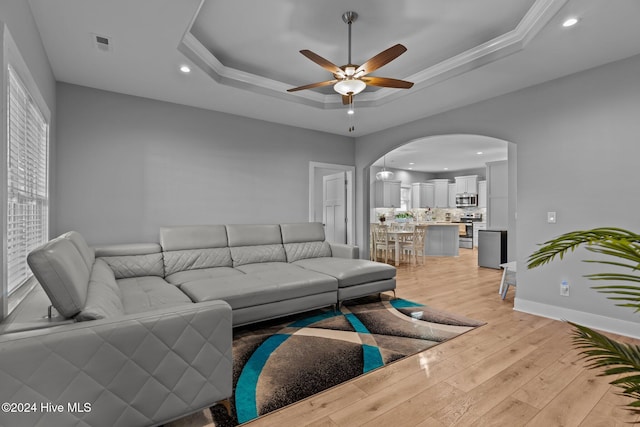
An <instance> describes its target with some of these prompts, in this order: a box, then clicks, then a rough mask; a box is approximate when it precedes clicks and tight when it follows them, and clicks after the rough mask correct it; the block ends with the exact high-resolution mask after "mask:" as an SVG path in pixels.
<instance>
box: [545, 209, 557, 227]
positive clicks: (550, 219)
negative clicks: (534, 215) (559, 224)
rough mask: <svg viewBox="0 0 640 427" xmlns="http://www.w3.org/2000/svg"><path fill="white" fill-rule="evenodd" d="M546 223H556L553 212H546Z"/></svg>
mask: <svg viewBox="0 0 640 427" xmlns="http://www.w3.org/2000/svg"><path fill="white" fill-rule="evenodd" d="M547 222H548V223H549V224H555V223H556V213H555V212H547Z"/></svg>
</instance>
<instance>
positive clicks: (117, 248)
mask: <svg viewBox="0 0 640 427" xmlns="http://www.w3.org/2000/svg"><path fill="white" fill-rule="evenodd" d="M95 254H96V257H98V258H99V259H102V260H103V261H104V262H106V263H107V264H108V265H109V267H111V270H113V273H114V275H115V278H116V279H126V278H129V277H142V276H160V277H164V260H163V258H162V248H161V247H160V245H159V244H157V243H133V244H124V245H109V246H102V247H97V248H95Z"/></svg>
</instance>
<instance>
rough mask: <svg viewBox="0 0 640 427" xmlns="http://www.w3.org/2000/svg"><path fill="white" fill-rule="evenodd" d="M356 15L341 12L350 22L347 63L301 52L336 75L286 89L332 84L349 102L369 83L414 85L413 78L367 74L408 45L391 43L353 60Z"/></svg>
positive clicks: (400, 87) (405, 87)
mask: <svg viewBox="0 0 640 427" xmlns="http://www.w3.org/2000/svg"><path fill="white" fill-rule="evenodd" d="M357 18H358V14H357V13H355V12H345V13H344V14H343V15H342V20H343V21H344V22H345V23H346V24H347V25H348V26H349V58H348V63H347V65H343V66H341V67H338V66H337V65H335V64H334V63H332V62H330V61H328V60H326V59H324V58H323V57H321V56H320V55H318V54H316V53H313V52H311V51H310V50H306V49H305V50H301V51H300V53H301V54H303V55H304V56H306V57H307V58H309V59H310V60H312V61H313V62H315V63H316V64H318V65H320V66H321V67H322V68H324V69H325V70H327V71H329V72H330V73H332V74H333V77H334V79H333V80H327V81H324V82H318V83H311V84H308V85H304V86H300V87H294V88H292V89H287V92H296V91H299V90H304V89H312V88H316V87H321V86H330V85H333V89H334V90H335V91H336V92H338V93H339V94H340V95H342V103H343V104H345V105H348V104H351V103H352V102H353V96H354V95H357V94H359V93H360V92H362V91H363V90H364V89H365V88H366V87H367V86H378V87H389V88H396V89H409V88H410V87H411V86H413V83H412V82H408V81H405V80H398V79H390V78H387V77H374V76H370V77H367V74H369V73H372V72H373V71H375V70H377V69H378V68H380V67H382V66H383V65H386V64H388V63H389V62H391V61H393V60H394V59H396V58H397V57H398V56H400V55H402V54H403V53H405V52H406V51H407V48H406V47H404V46H403V45H401V44H396V45H395V46H391V47H390V48H389V49H386V50H384V51H382V52H380V53H379V54H377V55H375V56H374V57H373V58H371V59H369V60H368V61H367V62H365V63H364V64H362V65H356V64H352V63H351V24H352V23H353V22H354V21H355V20H356V19H357Z"/></svg>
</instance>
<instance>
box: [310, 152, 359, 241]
mask: <svg viewBox="0 0 640 427" xmlns="http://www.w3.org/2000/svg"><path fill="white" fill-rule="evenodd" d="M316 169H334V170H335V171H336V172H340V171H345V172H346V173H347V174H346V175H347V211H346V213H347V244H348V245H355V242H356V234H355V232H356V227H355V226H356V224H355V217H356V209H355V206H356V193H355V191H354V188H355V182H354V180H355V176H356V167H355V166H347V165H338V164H333V163H320V162H309V221H315V217H314V209H315V200H316V194H315V193H316V191H315V185H314V184H315V173H316Z"/></svg>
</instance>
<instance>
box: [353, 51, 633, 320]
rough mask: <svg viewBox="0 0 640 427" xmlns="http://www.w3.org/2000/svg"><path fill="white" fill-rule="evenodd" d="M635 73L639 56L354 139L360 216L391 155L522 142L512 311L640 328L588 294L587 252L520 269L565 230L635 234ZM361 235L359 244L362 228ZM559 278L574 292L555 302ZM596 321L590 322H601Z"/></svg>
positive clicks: (600, 297)
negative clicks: (481, 140)
mask: <svg viewBox="0 0 640 427" xmlns="http://www.w3.org/2000/svg"><path fill="white" fill-rule="evenodd" d="M638 76H640V56H635V57H632V58H629V59H626V60H622V61H618V62H615V63H611V64H608V65H604V66H601V67H598V68H595V69H592V70H588V71H585V72H582V73H578V74H574V75H571V76H568V77H565V78H562V79H558V80H555V81H551V82H548V83H545V84H541V85H537V86H535V87H531V88H528V89H524V90H521V91H518V92H514V93H511V94H508V95H504V96H500V97H497V98H494V99H491V100H487V101H485V102H482V103H478V104H475V105H470V106H467V107H464V108H460V109H457V110H453V111H450V112H447V113H443V114H440V115H437V116H434V117H431V118H426V119H423V120H419V121H415V122H412V123H408V124H406V125H403V126H399V127H396V128H392V129H387V130H385V131H382V132H378V133H375V134H371V135H367V136H364V137H360V138H357V140H356V166H357V175H358V178H361V177H362V178H363V179H359V180H358V183H359V184H358V188H357V190H358V193H357V194H358V202H359V203H360V205H359V206H357V209H358V210H357V212H358V215H367V214H368V210H367V209H363V208H362V207H363V206H369V201H368V200H367V198H368V196H369V191H368V189H363V188H362V183H368V182H369V180H368V168H369V166H370V165H371V164H372V163H373V162H374V161H375V160H377V159H378V158H380V157H381V156H382V155H383V154H385V153H386V152H388V151H389V150H391V149H393V148H396V147H398V146H401V145H403V144H405V143H406V142H409V141H412V140H415V139H417V138H422V137H426V136H432V135H443V134H458V133H469V134H477V135H486V136H491V137H495V138H499V139H502V140H505V141H511V142H513V143H515V144H516V145H517V150H510V152H509V154H510V158H509V163H510V170H514V171H516V170H517V221H516V220H515V206H513V205H512V206H511V215H512V217H511V218H510V220H511V221H513V223H512V226H514V227H515V229H514V228H511V232H514V231H515V232H517V247H516V253H517V261H518V263H519V270H518V288H517V301H516V305H517V306H518V305H526V304H525V303H529V304H533V305H537V306H538V307H539V308H540V307H543V308H544V307H547V308H550V309H551V311H553V309H554V308H559V309H561V310H564V312H565V313H572V310H575V311H577V312H585V313H588V314H590V315H594V314H595V315H597V316H604V317H608V318H612V319H616V320H623V321H625V320H626V321H634V322H637V319H638V316H637V315H634V314H633V313H632V312H631V310H628V309H624V308H620V307H614V305H613V303H611V302H610V301H607V300H606V299H605V297H604V296H603V295H601V294H598V293H596V292H595V291H594V290H591V289H589V286H590V285H591V284H590V283H589V282H588V281H587V280H586V279H584V278H583V277H582V276H583V274H585V273H586V272H589V271H594V270H596V271H597V270H602V268H603V267H602V266H593V265H586V264H585V263H582V262H580V260H581V259H584V258H585V257H587V256H588V255H589V254H585V251H580V252H579V253H574V254H571V255H569V256H568V257H566V258H565V260H563V261H562V262H555V263H553V264H552V265H549V266H546V267H542V268H538V269H534V270H527V269H526V268H525V267H524V266H525V265H526V260H527V257H528V256H529V255H530V254H531V253H532V252H533V251H534V250H535V249H536V248H537V244H538V243H541V242H543V241H545V240H547V239H549V238H552V237H554V236H557V235H558V234H561V233H564V232H568V231H572V230H576V229H584V228H590V227H598V226H608V225H615V226H618V227H623V228H629V229H632V230H636V231H637V230H638V210H639V209H640V199H639V198H638V197H637V195H638V179H637V176H636V175H637V174H636V171H637V168H638V167H637V166H638V159H639V158H640V143H638V135H640V120H639V119H638V118H639V117H640V80H639V77H638ZM512 154H516V155H515V156H512ZM516 159H517V169H515V164H514V162H516ZM547 211H556V212H557V214H558V222H557V224H547V223H546V212H547ZM365 218H366V216H365ZM366 223H367V221H366V220H365V221H363V222H362V223H361V224H366ZM358 231H359V233H358V239H359V240H360V241H361V240H362V236H363V235H364V229H363V228H362V227H360V228H359V230H358ZM562 279H567V280H569V282H570V284H571V286H572V287H571V296H570V297H568V298H567V297H560V296H559V284H560V282H561V280H562ZM496 290H497V283H496ZM597 316H592V318H595V319H600V320H604V318H598V317H597ZM596 323H597V322H596ZM594 326H598V325H594Z"/></svg>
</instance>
